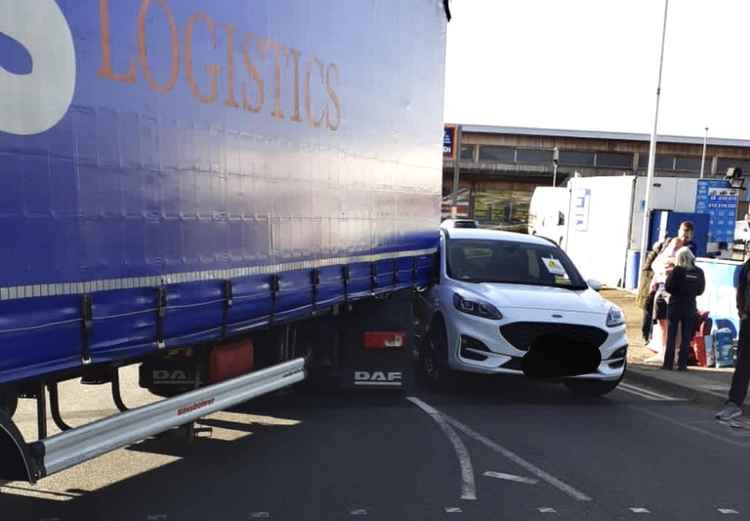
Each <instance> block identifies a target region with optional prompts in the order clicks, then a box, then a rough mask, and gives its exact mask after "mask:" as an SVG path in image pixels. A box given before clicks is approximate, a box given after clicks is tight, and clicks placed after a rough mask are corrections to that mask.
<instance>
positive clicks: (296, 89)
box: [289, 49, 302, 123]
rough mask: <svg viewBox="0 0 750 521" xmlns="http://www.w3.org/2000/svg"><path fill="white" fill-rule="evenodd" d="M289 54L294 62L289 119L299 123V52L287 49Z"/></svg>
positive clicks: (300, 120)
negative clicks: (291, 106) (292, 107)
mask: <svg viewBox="0 0 750 521" xmlns="http://www.w3.org/2000/svg"><path fill="white" fill-rule="evenodd" d="M289 54H291V55H292V61H293V62H294V114H292V117H291V118H290V119H291V120H292V121H296V122H298V123H301V122H302V118H301V117H300V115H299V57H300V54H301V53H300V52H299V51H298V50H297V49H289Z"/></svg>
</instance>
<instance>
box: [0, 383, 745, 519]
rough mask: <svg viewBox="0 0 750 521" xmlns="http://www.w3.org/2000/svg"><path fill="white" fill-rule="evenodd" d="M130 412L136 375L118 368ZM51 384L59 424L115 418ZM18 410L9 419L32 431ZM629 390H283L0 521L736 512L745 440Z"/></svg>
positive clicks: (92, 466) (140, 451) (43, 491)
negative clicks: (61, 415) (61, 409)
mask: <svg viewBox="0 0 750 521" xmlns="http://www.w3.org/2000/svg"><path fill="white" fill-rule="evenodd" d="M124 379H125V381H126V382H127V385H128V387H129V391H130V393H129V394H128V393H126V396H130V399H131V400H133V402H134V403H135V402H137V403H143V402H145V401H147V400H148V397H147V396H146V395H145V394H144V393H143V392H140V393H136V392H134V390H135V374H134V373H133V372H132V371H131V372H129V373H127V374H126V375H125V378H124ZM76 388H78V389H80V387H77V386H70V384H66V386H65V387H64V388H63V403H64V404H66V405H65V408H66V411H67V418H68V420H69V422H70V423H74V424H78V423H81V422H84V421H87V420H88V419H90V418H94V417H99V416H101V415H104V414H108V413H112V412H113V408H112V406H111V404H110V403H109V398H108V395H107V393H106V388H86V392H85V393H80V392H79V393H77V394H73V392H74V391H72V390H74V389H76ZM31 407H32V403H31V402H28V403H24V404H23V408H22V409H21V411H20V413H19V418H20V420H21V426H22V428H23V430H24V433H25V434H26V435H31V434H33V430H34V429H33V427H34V423H33V421H32V415H31V414H30V412H31V410H32V409H31ZM713 412H714V411H712V410H709V409H706V408H704V407H702V406H700V405H697V404H693V403H691V402H689V401H685V400H682V399H681V397H680V396H667V395H663V394H660V393H654V392H653V391H652V390H649V389H645V388H643V387H638V386H634V385H630V384H626V386H624V387H622V388H621V389H618V390H616V391H615V392H613V393H612V394H610V395H609V396H608V397H606V398H602V399H580V398H575V397H573V396H572V395H571V394H570V393H569V392H568V391H567V390H566V389H565V388H564V387H562V386H560V385H555V384H547V383H538V382H531V381H528V380H525V379H520V378H495V379H484V378H468V379H463V380H462V381H461V382H460V384H459V385H458V386H457V388H456V389H454V390H452V391H451V392H441V393H436V392H433V391H431V390H430V389H428V388H426V387H425V386H423V385H420V384H416V385H415V386H414V387H413V388H412V389H410V391H409V393H407V395H405V396H383V395H371V394H348V393H344V394H340V393H339V394H332V393H324V392H317V393H301V392H295V391H291V392H286V393H281V394H277V395H273V396H269V397H264V398H262V399H260V400H257V401H255V402H249V403H248V404H245V405H244V406H243V407H241V408H239V409H236V410H234V411H231V412H222V413H219V414H215V415H213V416H211V417H209V418H207V419H206V420H205V421H203V422H202V425H203V426H204V427H211V428H212V431H211V432H203V433H200V434H199V435H198V438H197V439H195V440H194V441H192V442H190V443H188V442H186V441H185V440H181V439H175V438H174V437H172V438H163V439H156V440H147V441H144V442H143V443H141V444H138V445H136V446H133V447H130V448H128V449H123V450H119V451H116V452H114V453H111V454H109V455H106V456H103V457H101V458H98V459H96V460H94V461H91V462H88V463H86V464H84V465H81V466H79V467H77V468H74V469H71V470H69V471H65V472H63V473H61V474H58V475H55V476H52V477H50V478H47V479H45V480H43V481H41V482H40V483H38V484H37V485H36V486H30V485H28V484H24V483H10V484H7V485H6V486H4V487H3V488H2V493H0V512H2V516H0V517H1V518H2V519H7V520H13V521H21V520H27V519H28V520H34V521H38V520H41V519H47V520H48V521H49V520H53V519H58V520H60V521H67V520H76V521H78V520H91V521H98V520H101V521H105V520H143V521H146V520H154V521H156V520H165V521H171V520H180V521H188V520H209V519H210V520H213V519H220V520H238V521H239V520H248V519H281V520H295V521H335V520H351V519H356V520H368V521H369V520H372V521H379V520H391V521H394V520H404V521H406V520H439V519H446V520H456V521H463V520H484V521H493V520H496V521H502V520H514V521H517V520H538V519H555V520H576V521H580V520H607V521H610V520H629V519H655V520H656V519H658V520H663V521H667V520H675V521H677V520H685V519H691V520H702V521H710V520H714V519H717V520H718V519H749V518H750V494H749V493H748V487H750V431H746V430H741V429H736V428H735V429H733V428H731V427H728V426H725V425H720V424H717V423H716V422H715V421H714V420H713V419H712V413H713Z"/></svg>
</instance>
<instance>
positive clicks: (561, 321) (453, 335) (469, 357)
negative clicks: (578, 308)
mask: <svg viewBox="0 0 750 521" xmlns="http://www.w3.org/2000/svg"><path fill="white" fill-rule="evenodd" d="M503 312H504V313H506V314H505V316H504V318H503V319H502V320H488V319H484V318H481V317H475V316H472V315H467V314H452V316H451V317H450V318H449V319H448V320H446V329H447V331H446V332H447V335H448V344H449V352H448V365H449V367H450V368H451V369H454V370H457V371H466V372H473V373H482V374H519V375H522V374H524V371H523V368H522V366H523V359H524V357H525V356H526V355H527V353H528V348H524V347H523V346H522V348H521V349H519V348H518V347H517V346H516V345H514V344H513V343H511V342H510V341H509V340H508V339H506V338H505V337H504V336H503V334H502V332H501V328H502V327H503V326H507V325H510V324H514V323H518V322H523V323H532V324H539V325H540V326H542V327H544V328H545V329H547V330H552V331H554V330H555V327H556V326H559V327H582V328H597V329H598V330H601V331H602V332H603V338H604V339H603V341H602V342H601V343H600V344H599V346H598V351H599V355H600V357H601V362H600V363H599V365H598V367H597V369H596V370H595V371H593V372H588V373H585V374H575V375H571V376H570V377H571V378H580V379H592V380H601V381H613V380H618V379H620V378H621V377H622V374H623V372H624V370H625V366H626V358H627V348H628V342H627V336H626V333H625V325H624V324H623V325H620V326H616V327H606V326H604V324H605V321H606V316H604V315H601V314H594V313H577V312H563V313H560V314H557V313H555V315H558V316H557V317H556V318H551V316H552V313H551V312H550V311H548V310H514V311H511V312H506V310H503ZM560 315H562V317H560ZM560 349H565V346H561V347H560Z"/></svg>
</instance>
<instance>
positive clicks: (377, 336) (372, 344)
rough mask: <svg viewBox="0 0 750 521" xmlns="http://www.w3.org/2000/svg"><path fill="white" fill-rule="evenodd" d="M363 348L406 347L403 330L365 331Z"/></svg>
mask: <svg viewBox="0 0 750 521" xmlns="http://www.w3.org/2000/svg"><path fill="white" fill-rule="evenodd" d="M363 344H364V346H365V349H402V348H404V347H406V332H405V331H365V334H364V338H363Z"/></svg>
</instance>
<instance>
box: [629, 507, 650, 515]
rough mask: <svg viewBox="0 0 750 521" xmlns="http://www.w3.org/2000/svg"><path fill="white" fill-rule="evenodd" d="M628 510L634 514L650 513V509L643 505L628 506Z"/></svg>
mask: <svg viewBox="0 0 750 521" xmlns="http://www.w3.org/2000/svg"><path fill="white" fill-rule="evenodd" d="M630 511H631V512H632V513H634V514H650V513H651V511H650V510H649V509H648V508H643V507H630Z"/></svg>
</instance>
